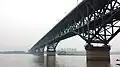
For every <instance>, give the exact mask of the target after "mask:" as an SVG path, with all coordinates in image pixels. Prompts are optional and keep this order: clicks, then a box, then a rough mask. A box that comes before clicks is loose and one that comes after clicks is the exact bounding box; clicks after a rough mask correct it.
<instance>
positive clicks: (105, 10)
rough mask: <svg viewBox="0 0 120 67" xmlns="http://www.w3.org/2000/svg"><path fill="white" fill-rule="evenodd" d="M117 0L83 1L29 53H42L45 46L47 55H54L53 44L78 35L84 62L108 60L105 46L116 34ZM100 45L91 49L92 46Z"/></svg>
mask: <svg viewBox="0 0 120 67" xmlns="http://www.w3.org/2000/svg"><path fill="white" fill-rule="evenodd" d="M119 21H120V2H119V0H83V1H82V2H81V3H80V4H79V5H78V6H77V7H75V8H74V9H73V10H72V11H71V12H70V13H69V14H68V15H67V16H65V17H64V18H63V19H62V20H61V21H60V22H59V23H58V24H57V25H56V26H54V27H53V28H52V29H51V30H50V31H49V32H48V33H47V34H46V35H45V36H43V37H42V38H41V39H40V40H39V41H38V42H37V43H36V44H35V45H34V46H33V47H32V48H31V49H30V50H29V51H30V52H31V53H40V54H43V53H44V48H45V47H46V46H47V52H48V55H55V51H56V46H57V44H58V43H59V42H60V41H61V40H64V39H67V38H69V37H72V36H75V35H79V36H80V37H81V38H82V39H83V40H85V41H86V43H87V45H86V46H85V49H86V55H87V59H90V60H94V59H96V58H93V55H94V56H97V57H99V56H100V57H103V58H100V59H103V60H109V59H110V57H109V54H110V53H109V51H110V46H109V45H108V44H109V42H110V41H111V40H112V39H113V38H114V37H115V36H116V35H117V34H118V33H119V32H120V25H119V24H120V22H119ZM94 43H100V44H103V46H101V47H95V46H93V45H92V44H94Z"/></svg>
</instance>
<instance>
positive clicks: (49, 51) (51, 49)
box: [47, 46, 56, 56]
mask: <svg viewBox="0 0 120 67" xmlns="http://www.w3.org/2000/svg"><path fill="white" fill-rule="evenodd" d="M55 54H56V48H54V47H51V46H47V56H55Z"/></svg>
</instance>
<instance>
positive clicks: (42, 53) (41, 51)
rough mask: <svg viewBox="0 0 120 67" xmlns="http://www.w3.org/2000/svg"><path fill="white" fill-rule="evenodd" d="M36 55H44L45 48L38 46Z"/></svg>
mask: <svg viewBox="0 0 120 67" xmlns="http://www.w3.org/2000/svg"><path fill="white" fill-rule="evenodd" d="M34 54H35V55H43V56H44V48H37V49H36V50H35V52H34Z"/></svg>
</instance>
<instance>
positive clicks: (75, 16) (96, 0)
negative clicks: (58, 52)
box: [32, 0, 120, 48]
mask: <svg viewBox="0 0 120 67" xmlns="http://www.w3.org/2000/svg"><path fill="white" fill-rule="evenodd" d="M108 2H109V0H83V1H82V2H81V3H80V4H79V5H78V6H77V7H76V8H75V9H73V10H72V11H71V12H70V13H69V14H68V15H67V16H66V17H64V18H63V19H62V20H61V21H60V22H59V23H58V24H57V25H56V26H55V27H53V28H52V29H51V30H50V31H49V32H48V33H47V34H46V35H45V36H44V37H43V38H42V39H40V40H39V41H38V42H37V43H36V44H35V45H34V46H33V47H32V48H39V47H44V46H46V45H48V43H50V42H58V41H60V40H63V39H66V38H69V37H72V36H75V35H76V34H75V33H73V32H68V33H66V34H64V35H62V36H60V37H57V38H56V39H55V38H54V37H56V36H57V35H58V34H59V33H60V32H61V31H62V30H64V29H65V28H66V27H68V25H72V24H73V21H78V22H79V21H80V20H81V19H82V18H83V17H84V18H85V17H87V16H88V15H89V14H92V13H93V12H94V11H95V10H98V9H101V8H103V7H104V6H105V5H106V4H108ZM88 5H89V8H88ZM93 8H94V9H93ZM88 10H89V11H88ZM116 11H118V12H117V13H116V14H115V15H114V16H113V17H112V18H117V19H120V18H119V17H118V15H119V14H120V9H116V10H114V12H116ZM114 12H110V13H107V14H106V15H104V16H103V17H104V18H106V19H108V17H110V16H112V14H111V13H114ZM94 23H95V24H96V27H94ZM108 23H112V22H111V21H109V22H108ZM101 24H102V20H101V17H100V18H97V19H96V20H93V21H91V22H90V25H89V26H90V30H93V29H95V28H98V27H99V25H101ZM82 28H84V29H85V30H86V31H87V24H86V25H83V26H81V27H80V28H79V30H80V33H86V34H87V32H86V31H84V32H81V30H82ZM77 30H78V29H76V31H77ZM51 39H54V40H51Z"/></svg>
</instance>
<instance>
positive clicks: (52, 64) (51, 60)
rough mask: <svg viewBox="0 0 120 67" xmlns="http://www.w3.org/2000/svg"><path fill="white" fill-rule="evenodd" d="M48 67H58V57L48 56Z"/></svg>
mask: <svg viewBox="0 0 120 67" xmlns="http://www.w3.org/2000/svg"><path fill="white" fill-rule="evenodd" d="M46 67H56V56H46Z"/></svg>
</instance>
